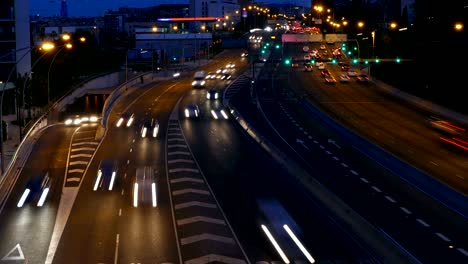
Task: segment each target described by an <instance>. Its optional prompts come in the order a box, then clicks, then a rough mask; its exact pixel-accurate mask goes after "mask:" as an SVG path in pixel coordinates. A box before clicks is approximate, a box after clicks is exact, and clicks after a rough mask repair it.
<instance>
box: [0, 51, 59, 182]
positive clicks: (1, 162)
mask: <svg viewBox="0 0 468 264" xmlns="http://www.w3.org/2000/svg"><path fill="white" fill-rule="evenodd" d="M53 46H54V45H53V44H51V43H44V44H43V45H42V46H41V48H43V49H45V50H47V48H50V47H53ZM34 48H36V47H34V46H33V47H25V48H22V49H19V50H24V49H29V50H28V51H27V52H25V53H24V54H23V56H22V57H21V58H19V59H18V60H16V63H15V65H14V66H13V67H12V68H11V70H10V73H9V74H8V77H7V79H6V81H5V82H4V83H3V85H2V95H1V96H0V153H1V155H0V168H1V173H2V174H3V173H4V172H5V156H4V155H5V153H4V150H3V97H4V94H5V87H6V85H7V83H8V82H9V81H10V78H11V75H12V74H13V72H14V71H15V68H16V65H17V64H18V62H20V61H21V60H22V59H23V58H24V57H26V55H27V54H28V53H29V52H31V50H33V49H34ZM19 50H15V51H13V52H17V51H19Z"/></svg>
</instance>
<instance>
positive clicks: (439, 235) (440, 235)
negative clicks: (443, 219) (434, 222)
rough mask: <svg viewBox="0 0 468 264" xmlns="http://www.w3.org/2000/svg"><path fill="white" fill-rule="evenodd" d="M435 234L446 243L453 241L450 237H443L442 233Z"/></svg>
mask: <svg viewBox="0 0 468 264" xmlns="http://www.w3.org/2000/svg"><path fill="white" fill-rule="evenodd" d="M435 234H436V236H438V237H440V238H442V240H444V241H446V242H450V241H451V240H450V239H449V238H448V237H446V236H444V235H442V234H441V233H435Z"/></svg>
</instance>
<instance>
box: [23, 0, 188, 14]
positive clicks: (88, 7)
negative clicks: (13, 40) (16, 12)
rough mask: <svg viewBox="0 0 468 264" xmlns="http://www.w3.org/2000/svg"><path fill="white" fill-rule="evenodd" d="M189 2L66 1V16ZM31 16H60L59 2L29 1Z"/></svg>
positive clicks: (131, 0)
mask: <svg viewBox="0 0 468 264" xmlns="http://www.w3.org/2000/svg"><path fill="white" fill-rule="evenodd" d="M188 1H189V0H67V6H68V16H70V17H77V16H101V15H103V14H104V11H106V10H108V9H114V10H116V9H118V8H119V7H122V6H128V7H148V6H157V5H160V4H170V3H174V4H176V3H177V4H184V3H187V4H188ZM29 2H30V10H31V11H30V12H31V15H37V14H39V15H40V16H53V15H59V14H60V3H61V0H30V1H29Z"/></svg>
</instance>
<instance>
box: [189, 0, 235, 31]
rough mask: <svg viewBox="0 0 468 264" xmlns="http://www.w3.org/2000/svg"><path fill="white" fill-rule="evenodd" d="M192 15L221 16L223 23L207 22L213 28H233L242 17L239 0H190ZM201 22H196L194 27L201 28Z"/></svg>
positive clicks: (190, 13) (190, 12)
mask: <svg viewBox="0 0 468 264" xmlns="http://www.w3.org/2000/svg"><path fill="white" fill-rule="evenodd" d="M189 15H190V17H221V18H224V19H225V21H223V22H222V23H218V22H213V23H210V24H207V26H208V27H211V28H220V29H223V28H224V29H231V28H233V27H234V25H235V24H237V23H238V22H239V21H240V19H241V17H240V15H241V14H240V5H239V2H238V1H237V0H189ZM202 25H203V23H201V22H194V23H193V24H192V26H193V27H195V28H199V27H200V26H202Z"/></svg>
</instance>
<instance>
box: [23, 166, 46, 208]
mask: <svg viewBox="0 0 468 264" xmlns="http://www.w3.org/2000/svg"><path fill="white" fill-rule="evenodd" d="M51 183H52V179H51V177H50V176H49V172H48V171H47V170H43V171H42V173H41V174H39V175H35V176H32V177H31V178H30V179H29V180H28V182H27V183H26V187H25V189H24V192H23V194H22V195H21V197H20V199H19V201H18V203H17V204H16V206H17V207H18V208H21V207H23V206H24V204H26V203H29V202H34V203H35V204H36V206H37V207H42V206H43V205H44V203H45V201H46V199H47V195H48V194H49V192H50V188H51V186H52V185H51Z"/></svg>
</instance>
